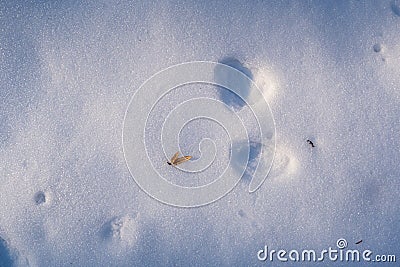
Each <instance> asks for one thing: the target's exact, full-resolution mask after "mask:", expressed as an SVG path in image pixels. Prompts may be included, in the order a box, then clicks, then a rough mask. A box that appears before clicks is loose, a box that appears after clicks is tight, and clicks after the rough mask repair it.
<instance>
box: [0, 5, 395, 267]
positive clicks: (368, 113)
mask: <svg viewBox="0 0 400 267" xmlns="http://www.w3.org/2000/svg"><path fill="white" fill-rule="evenodd" d="M149 2H150V1H142V2H130V1H93V2H92V1H72V2H71V1H2V2H1V3H0V29H1V30H0V84H1V89H0V98H1V107H0V109H1V113H0V116H1V117H0V123H1V126H0V149H1V153H0V157H1V158H0V162H1V165H0V167H1V169H0V184H1V185H0V266H10V265H15V266H172V265H176V266H189V265H191V266H206V265H214V266H227V265H242V266H254V265H256V266H257V265H260V266H266V265H269V266H272V265H279V262H277V261H274V262H260V261H258V259H257V252H258V250H260V249H262V248H263V247H264V245H268V246H269V247H270V248H273V249H286V250H291V249H297V250H302V249H315V250H322V249H327V248H328V247H329V246H331V247H335V244H336V241H337V240H338V239H339V238H345V239H346V240H347V241H348V242H349V248H354V249H355V248H360V249H370V250H372V251H373V252H374V253H380V254H396V256H397V261H399V260H400V259H399V258H400V246H399V241H400V238H399V237H400V235H399V229H400V199H399V192H400V180H399V179H400V168H399V162H400V138H399V137H400V135H399V133H400V108H399V107H400V105H399V104H400V34H399V33H400V31H399V30H400V1H398V0H393V1H389V0H385V1H307V2H306V1H284V2H281V1H251V2H249V3H247V1H233V2H229V3H228V2H225V1H218V2H217V1H213V2H211V1H210V2H208V1H193V2H191V1H170V2H165V1H164V2H160V3H149ZM194 60H207V61H215V62H225V63H226V62H231V63H232V62H234V63H235V64H236V67H237V68H240V69H241V70H242V71H245V72H247V73H246V74H247V75H248V76H249V77H252V78H253V80H254V81H255V82H256V84H257V85H258V86H259V87H260V88H262V90H263V92H264V95H265V97H266V98H267V99H268V102H269V104H270V107H271V109H272V111H273V114H274V118H275V122H276V142H277V146H276V155H275V161H274V163H273V166H272V170H271V172H270V174H269V176H268V177H267V180H266V181H265V182H264V184H263V185H262V186H261V188H260V189H259V190H258V191H256V192H255V193H252V194H249V192H248V184H249V180H250V177H251V171H252V165H251V164H250V165H249V169H248V172H247V173H246V174H245V176H244V177H243V179H242V181H241V182H240V183H239V184H238V186H237V187H236V188H235V189H234V190H233V191H232V192H230V193H229V194H228V195H227V196H225V197H224V198H222V199H220V200H219V201H217V202H215V203H212V204H210V205H207V206H204V207H200V208H189V209H185V208H175V207H171V206H168V205H165V204H162V203H160V202H158V201H156V200H154V199H153V198H151V197H150V196H148V195H147V194H146V193H144V192H143V191H142V190H141V189H140V188H139V187H138V186H137V184H136V183H135V182H134V181H133V179H132V177H131V175H130V173H129V171H128V168H127V166H126V163H125V159H124V155H123V149H122V142H121V132H122V124H123V119H124V113H125V110H126V108H127V106H128V103H129V101H130V99H131V98H132V96H133V94H134V93H135V91H136V90H137V89H138V88H139V87H140V85H141V84H142V83H143V82H144V81H145V80H146V79H148V78H149V77H151V76H152V75H153V74H155V73H156V72H158V71H160V70H162V69H165V68H167V67H170V66H171V65H174V64H179V63H182V62H188V61H194ZM222 90H223V89H221V88H216V87H213V86H196V85H192V86H183V87H182V88H180V91H176V92H171V95H169V96H166V97H167V98H166V99H164V100H163V101H160V103H159V104H160V106H158V107H157V108H156V111H157V112H159V114H160V115H161V114H165V112H169V111H170V110H171V109H172V108H173V105H175V104H176V103H179V102H181V101H185V100H186V99H188V98H190V97H194V96H201V95H205V96H209V97H214V98H215V99H219V100H222V101H225V102H226V103H230V104H231V105H232V109H234V110H235V111H237V112H238V113H241V114H242V116H244V118H247V117H246V116H248V117H249V119H248V120H246V121H247V123H248V127H249V128H248V131H249V135H250V137H251V136H252V135H253V136H255V137H257V132H255V131H254V121H252V119H251V116H249V115H248V114H247V113H246V112H247V111H246V107H245V106H243V105H242V103H241V102H240V101H238V100H237V99H235V97H234V96H232V95H229V94H228V95H226V92H225V91H222ZM173 94H175V95H173ZM168 97H169V98H170V100H168ZM151 118H152V117H151V116H150V119H151ZM159 118H160V117H159V116H157V115H153V123H154V125H155V126H157V125H158V124H157V123H158V122H157V120H158V119H159ZM150 122H151V120H150ZM150 125H151V124H150ZM157 128H158V126H157V127H154V130H152V129H153V128H151V127H150V128H149V129H148V131H147V133H148V136H147V137H146V138H149V140H152V141H153V142H154V144H159V143H160V140H159V139H158V138H159V131H158V130H157ZM224 134H225V133H224V131H223V130H222V129H221V127H220V126H218V125H216V124H214V123H212V122H209V121H201V120H200V121H193V122H192V123H190V124H188V125H187V128H184V129H183V130H182V133H181V136H180V141H181V145H182V148H184V149H186V151H183V152H186V153H191V154H192V155H193V156H194V157H199V153H200V151H199V150H198V145H199V144H198V142H199V141H200V140H201V139H202V138H205V137H209V138H214V139H215V140H216V141H215V144H216V151H217V153H218V154H217V155H218V161H216V162H214V163H215V164H214V165H211V166H210V168H209V169H208V170H207V175H205V174H199V176H197V177H196V178H195V179H188V177H184V176H183V175H182V174H179V173H178V171H177V170H176V169H168V168H169V166H167V165H166V164H165V166H164V165H163V164H164V163H165V159H164V158H163V157H162V156H158V155H161V153H162V152H161V151H162V148H161V147H159V146H156V145H154V146H151V147H150V148H149V149H150V150H151V153H153V154H154V155H157V156H156V157H155V159H154V161H155V163H154V164H155V165H157V168H160V169H162V171H164V172H165V174H166V175H167V176H168V177H169V179H170V181H171V182H174V183H178V184H179V183H182V184H184V185H186V186H195V185H199V184H203V183H208V182H210V181H211V180H212V179H213V177H216V176H218V175H219V172H221V171H222V170H223V168H224V163H226V161H227V158H228V157H229V149H227V147H228V146H229V144H227V142H226V141H225V137H224ZM306 140H311V141H312V142H313V143H314V144H315V147H314V148H312V147H311V146H310V145H309V144H308V143H307V142H306ZM237 145H238V146H239V149H240V143H238V144H237ZM253 148H254V149H255V151H257V143H255V145H254V146H253ZM253 152H254V151H253ZM254 153H255V156H254V157H255V158H256V155H257V152H254ZM250 163H251V162H250ZM143 175H146V173H143ZM361 239H362V240H363V242H362V243H361V244H359V245H355V242H357V241H358V240H361ZM357 246H358V247H357ZM298 264H299V263H284V264H283V265H287V266H291V265H295V266H298ZM341 264H342V263H338V262H336V263H334V262H328V261H326V262H324V263H323V265H335V266H336V265H337V266H340V265H341ZM350 265H351V264H350ZM354 265H355V266H358V264H354ZM373 265H374V264H371V266H373ZM378 265H382V264H378ZM394 265H395V264H391V265H390V266H394Z"/></svg>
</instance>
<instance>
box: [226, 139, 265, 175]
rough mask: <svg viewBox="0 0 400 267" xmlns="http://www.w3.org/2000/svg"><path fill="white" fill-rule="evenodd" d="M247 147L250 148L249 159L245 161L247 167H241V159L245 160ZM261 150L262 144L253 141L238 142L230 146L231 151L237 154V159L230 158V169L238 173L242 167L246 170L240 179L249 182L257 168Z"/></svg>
mask: <svg viewBox="0 0 400 267" xmlns="http://www.w3.org/2000/svg"><path fill="white" fill-rule="evenodd" d="M247 146H250V151H249V159H248V161H247V166H242V165H241V164H240V162H243V159H246V158H247V153H246V147H247ZM261 149H262V144H261V143H259V142H255V141H249V142H247V141H239V142H234V143H233V144H232V151H237V152H239V153H238V156H237V157H232V167H233V168H234V169H235V171H238V172H240V171H241V170H243V167H245V168H246V170H245V172H244V174H243V177H242V178H244V181H246V182H250V180H251V177H252V175H253V173H254V171H255V170H256V168H257V163H258V156H259V155H260V152H261ZM232 155H233V153H232Z"/></svg>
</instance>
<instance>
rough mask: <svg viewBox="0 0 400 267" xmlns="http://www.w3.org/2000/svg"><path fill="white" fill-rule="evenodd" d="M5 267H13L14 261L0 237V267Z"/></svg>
mask: <svg viewBox="0 0 400 267" xmlns="http://www.w3.org/2000/svg"><path fill="white" fill-rule="evenodd" d="M6 266H14V260H13V258H12V256H11V253H10V250H9V249H8V247H7V244H6V241H5V240H4V239H3V238H1V237H0V267H6Z"/></svg>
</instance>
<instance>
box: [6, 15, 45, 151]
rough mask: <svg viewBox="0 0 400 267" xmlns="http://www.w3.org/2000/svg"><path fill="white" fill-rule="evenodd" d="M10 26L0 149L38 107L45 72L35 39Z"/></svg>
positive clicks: (17, 25) (18, 25)
mask: <svg viewBox="0 0 400 267" xmlns="http://www.w3.org/2000/svg"><path fill="white" fill-rule="evenodd" d="M9 23H10V28H9V29H6V30H5V31H4V32H5V33H4V34H3V37H5V38H4V39H3V40H5V41H4V43H2V49H4V51H7V56H6V57H3V58H2V59H1V61H0V69H1V72H0V80H1V81H2V89H1V90H0V99H1V106H0V124H1V127H0V146H3V145H5V144H7V143H8V142H9V140H10V138H11V137H12V135H13V133H14V132H15V128H16V127H17V124H18V123H21V122H22V124H25V123H26V120H27V113H28V112H29V110H30V109H32V108H34V107H35V106H36V105H37V101H38V98H39V95H40V91H41V81H40V78H41V76H42V71H41V65H40V57H39V55H38V52H37V48H36V47H35V40H33V39H32V38H31V37H30V36H27V35H26V34H23V33H20V31H19V30H15V29H14V28H17V29H19V28H21V27H23V26H22V25H20V24H18V23H17V24H16V25H14V22H12V21H10V22H9Z"/></svg>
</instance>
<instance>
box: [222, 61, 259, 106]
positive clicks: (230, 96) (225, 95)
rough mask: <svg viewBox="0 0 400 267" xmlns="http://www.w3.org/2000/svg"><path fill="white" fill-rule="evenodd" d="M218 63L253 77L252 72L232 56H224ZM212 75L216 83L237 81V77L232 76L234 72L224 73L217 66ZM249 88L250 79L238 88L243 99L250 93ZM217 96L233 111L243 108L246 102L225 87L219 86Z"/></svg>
mask: <svg viewBox="0 0 400 267" xmlns="http://www.w3.org/2000/svg"><path fill="white" fill-rule="evenodd" d="M219 63H221V64H225V65H228V66H230V67H232V68H234V69H236V70H238V71H240V72H242V73H244V74H245V75H246V76H247V77H249V78H250V79H253V74H252V72H251V71H250V70H249V69H248V68H246V67H245V66H243V64H242V63H241V62H240V61H239V60H238V59H236V58H234V57H225V58H223V59H222V60H221V61H219ZM214 75H215V81H216V82H218V83H224V84H230V83H234V82H235V81H237V78H235V77H234V75H236V74H234V73H233V74H232V75H226V73H225V72H223V71H222V70H220V69H219V68H218V67H216V68H215V70H214ZM250 88H251V81H250V80H249V81H248V82H246V84H244V85H243V86H242V87H241V88H240V94H241V95H242V96H243V97H244V98H245V99H247V97H248V96H249V95H250ZM219 97H220V100H221V101H222V102H224V103H225V104H226V105H228V106H229V107H231V108H232V109H233V110H234V111H239V110H240V109H242V108H243V106H245V105H246V102H245V101H244V100H243V99H242V98H241V97H240V96H239V95H237V94H236V93H234V92H232V91H231V90H229V89H227V88H222V87H221V90H219Z"/></svg>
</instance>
